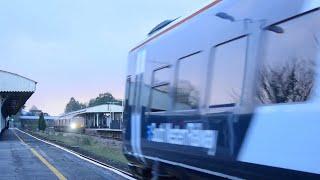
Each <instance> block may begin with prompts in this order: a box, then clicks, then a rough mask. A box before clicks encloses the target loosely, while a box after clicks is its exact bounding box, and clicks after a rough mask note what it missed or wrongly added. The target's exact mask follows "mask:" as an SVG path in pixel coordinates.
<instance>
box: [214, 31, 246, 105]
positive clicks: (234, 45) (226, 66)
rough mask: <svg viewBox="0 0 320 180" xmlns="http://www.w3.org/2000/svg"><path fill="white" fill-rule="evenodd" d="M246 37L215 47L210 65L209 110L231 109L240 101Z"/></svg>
mask: <svg viewBox="0 0 320 180" xmlns="http://www.w3.org/2000/svg"><path fill="white" fill-rule="evenodd" d="M246 50H247V37H246V36H244V37H240V38H236V39H234V40H231V41H228V42H226V43H222V44H220V45H217V46H216V47H215V56H214V61H213V62H212V63H211V64H212V67H211V70H212V76H211V77H212V78H211V83H210V85H211V88H210V95H209V96H210V98H209V108H218V107H232V106H234V105H235V104H236V103H238V102H239V101H240V97H241V93H242V84H243V79H244V71H245V64H246Z"/></svg>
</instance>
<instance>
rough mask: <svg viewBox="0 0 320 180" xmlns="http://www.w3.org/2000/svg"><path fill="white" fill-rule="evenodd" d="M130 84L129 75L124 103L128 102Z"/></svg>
mask: <svg viewBox="0 0 320 180" xmlns="http://www.w3.org/2000/svg"><path fill="white" fill-rule="evenodd" d="M130 86H131V76H128V77H127V82H126V97H125V103H128V101H129V98H130Z"/></svg>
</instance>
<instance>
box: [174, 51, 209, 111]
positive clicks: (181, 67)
mask: <svg viewBox="0 0 320 180" xmlns="http://www.w3.org/2000/svg"><path fill="white" fill-rule="evenodd" d="M206 62H207V61H206V59H205V58H202V57H201V54H200V52H198V53H196V54H194V55H191V56H188V57H185V58H183V59H180V60H179V62H178V77H177V87H176V88H177V89H176V95H175V109H176V110H190V109H197V108H198V107H199V103H200V94H203V90H204V88H203V87H204V84H203V82H204V78H205V75H206V72H205V69H206V68H205V67H206Z"/></svg>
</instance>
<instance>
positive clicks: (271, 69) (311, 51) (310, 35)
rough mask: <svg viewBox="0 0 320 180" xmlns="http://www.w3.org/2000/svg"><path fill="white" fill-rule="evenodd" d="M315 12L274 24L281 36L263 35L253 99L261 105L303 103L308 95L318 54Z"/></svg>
mask: <svg viewBox="0 0 320 180" xmlns="http://www.w3.org/2000/svg"><path fill="white" fill-rule="evenodd" d="M319 19H320V13H319V11H315V12H311V13H309V14H306V15H303V16H299V17H297V18H295V19H290V20H288V21H285V22H282V23H279V24H276V26H277V27H280V28H282V29H283V32H282V33H274V32H272V31H266V44H265V48H264V49H265V52H264V57H263V64H262V66H261V68H260V72H259V74H258V75H259V83H258V87H257V99H258V101H259V102H261V103H262V104H277V103H293V102H302V101H306V100H307V99H308V98H309V97H310V94H311V92H312V88H313V85H314V75H315V71H314V70H315V61H316V59H317V56H318V54H319V42H320V41H319V40H320V39H319V33H320V22H319Z"/></svg>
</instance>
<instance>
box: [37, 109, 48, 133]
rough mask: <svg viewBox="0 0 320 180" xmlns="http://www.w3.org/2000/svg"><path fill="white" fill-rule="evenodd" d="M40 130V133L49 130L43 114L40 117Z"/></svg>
mask: <svg viewBox="0 0 320 180" xmlns="http://www.w3.org/2000/svg"><path fill="white" fill-rule="evenodd" d="M38 128H39V130H40V131H44V130H46V128H47V125H46V121H45V119H44V116H43V113H41V114H40V116H39V120H38Z"/></svg>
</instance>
